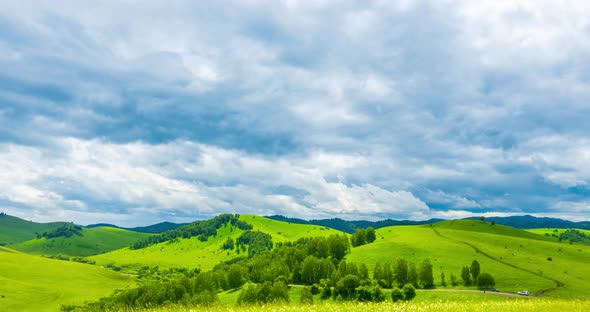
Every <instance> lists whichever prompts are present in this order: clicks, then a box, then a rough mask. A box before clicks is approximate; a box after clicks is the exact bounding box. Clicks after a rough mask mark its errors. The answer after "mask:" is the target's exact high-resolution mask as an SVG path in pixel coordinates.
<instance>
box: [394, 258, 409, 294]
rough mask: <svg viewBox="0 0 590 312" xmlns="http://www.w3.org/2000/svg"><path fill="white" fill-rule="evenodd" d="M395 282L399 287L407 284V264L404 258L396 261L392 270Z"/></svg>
mask: <svg viewBox="0 0 590 312" xmlns="http://www.w3.org/2000/svg"><path fill="white" fill-rule="evenodd" d="M394 273H395V280H396V282H397V284H398V285H399V286H400V287H401V286H403V285H404V284H406V283H407V282H408V262H407V261H406V259H404V258H399V259H397V261H396V263H395V268H394Z"/></svg>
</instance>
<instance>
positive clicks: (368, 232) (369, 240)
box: [365, 226, 377, 244]
mask: <svg viewBox="0 0 590 312" xmlns="http://www.w3.org/2000/svg"><path fill="white" fill-rule="evenodd" d="M365 233H366V235H367V244H369V243H372V242H374V241H375V240H376V239H377V235H376V234H375V229H374V228H373V227H371V226H370V227H368V228H367V229H366V230H365Z"/></svg>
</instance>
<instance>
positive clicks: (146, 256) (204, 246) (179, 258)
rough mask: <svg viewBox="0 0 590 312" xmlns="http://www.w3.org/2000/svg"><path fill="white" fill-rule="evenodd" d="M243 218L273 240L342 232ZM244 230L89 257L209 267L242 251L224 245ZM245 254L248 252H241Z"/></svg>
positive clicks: (111, 261) (104, 260)
mask: <svg viewBox="0 0 590 312" xmlns="http://www.w3.org/2000/svg"><path fill="white" fill-rule="evenodd" d="M240 220H242V221H245V222H247V223H249V224H251V225H252V226H253V227H254V230H255V231H256V230H258V231H262V232H265V233H268V234H271V235H272V238H273V242H275V243H277V242H286V241H295V240H297V239H299V238H303V237H316V236H324V235H325V236H328V235H330V234H334V233H342V232H339V231H336V230H333V229H329V228H324V227H321V226H315V225H302V224H293V223H288V222H282V221H275V220H272V219H268V218H264V217H259V216H253V215H242V216H240ZM243 232H244V231H243V230H240V229H238V228H236V227H234V228H232V227H230V226H229V225H226V226H224V227H222V228H220V229H218V230H217V235H215V236H212V237H209V239H208V240H207V241H204V242H203V241H200V240H199V239H198V238H197V237H191V238H179V239H178V240H177V241H174V242H163V243H159V244H155V245H151V246H148V247H146V248H141V249H135V250H132V249H129V248H122V249H119V250H115V251H112V252H109V253H105V254H101V255H97V256H93V257H89V259H91V260H94V261H96V263H97V264H100V265H109V264H110V265H116V266H125V267H127V269H129V270H131V271H133V270H135V269H137V268H139V267H141V266H145V265H147V266H158V267H160V268H163V269H167V268H175V267H186V268H191V269H192V268H199V269H201V270H210V269H212V268H213V267H214V266H215V265H217V264H219V263H222V262H223V261H227V260H230V259H232V258H235V257H237V256H240V253H239V252H238V251H237V250H232V251H228V250H223V249H222V248H221V245H223V243H224V242H225V241H226V240H227V239H228V238H232V239H234V240H235V239H237V238H238V237H239V236H240V235H241V234H242V233H243ZM242 256H246V254H242Z"/></svg>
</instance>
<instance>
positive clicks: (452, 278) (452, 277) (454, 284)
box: [451, 273, 459, 286]
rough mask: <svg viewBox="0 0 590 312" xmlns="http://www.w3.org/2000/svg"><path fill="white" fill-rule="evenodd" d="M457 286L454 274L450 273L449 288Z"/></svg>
mask: <svg viewBox="0 0 590 312" xmlns="http://www.w3.org/2000/svg"><path fill="white" fill-rule="evenodd" d="M457 285H459V282H458V281H457V276H455V274H453V273H451V286H457Z"/></svg>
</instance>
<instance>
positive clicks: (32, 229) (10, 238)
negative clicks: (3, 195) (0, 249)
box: [0, 213, 65, 245]
mask: <svg viewBox="0 0 590 312" xmlns="http://www.w3.org/2000/svg"><path fill="white" fill-rule="evenodd" d="M63 224H65V222H52V223H36V222H32V221H26V220H23V219H21V218H17V217H13V216H10V215H7V214H4V213H0V245H8V244H11V243H16V242H22V241H26V240H29V239H33V238H35V237H36V236H37V235H36V234H35V233H43V232H49V231H53V230H55V229H57V228H58V227H60V226H61V225H63Z"/></svg>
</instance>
